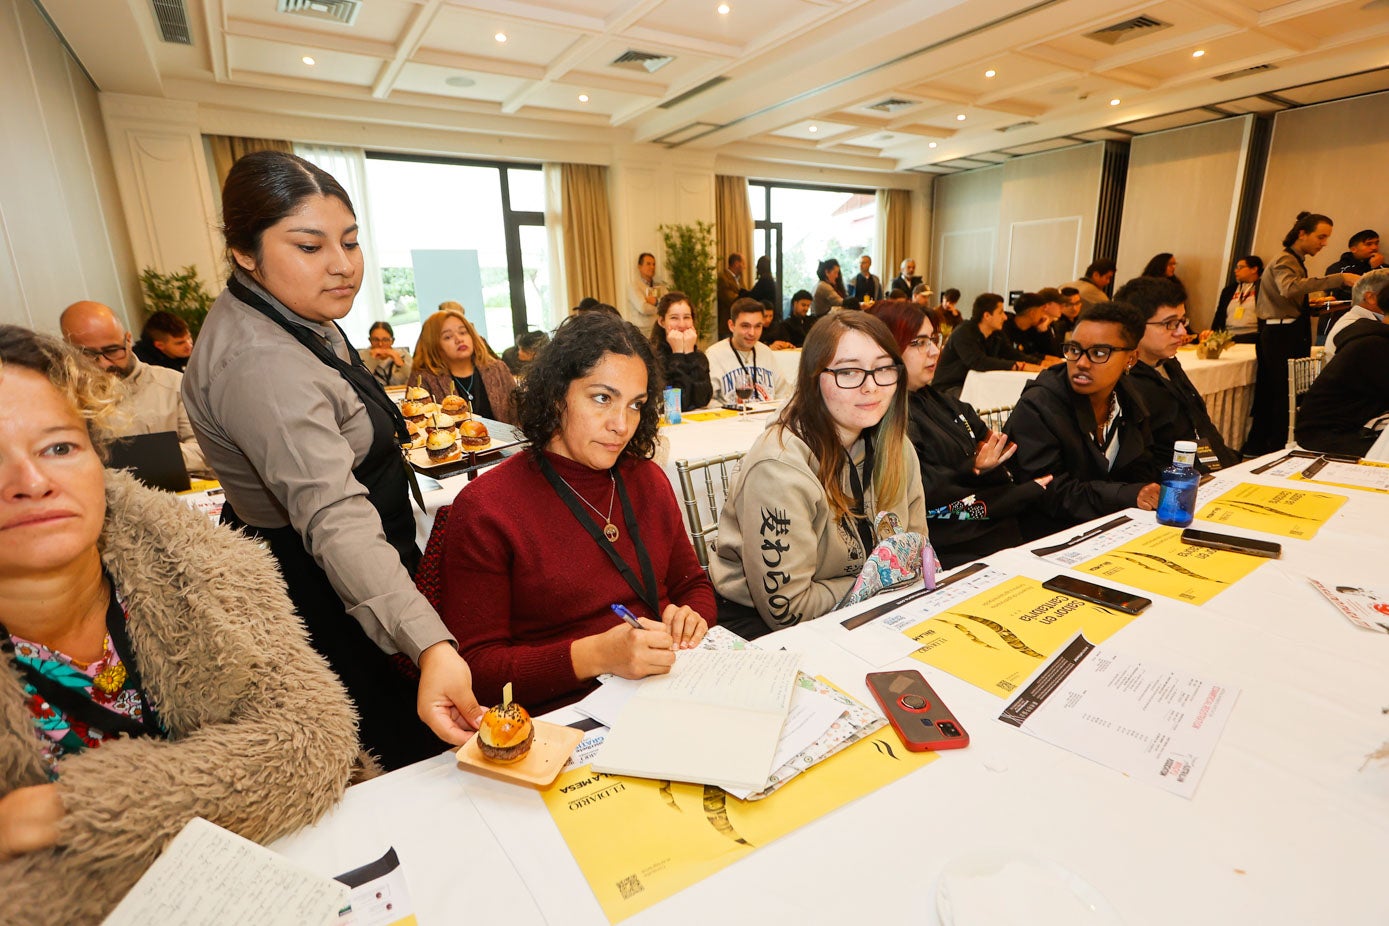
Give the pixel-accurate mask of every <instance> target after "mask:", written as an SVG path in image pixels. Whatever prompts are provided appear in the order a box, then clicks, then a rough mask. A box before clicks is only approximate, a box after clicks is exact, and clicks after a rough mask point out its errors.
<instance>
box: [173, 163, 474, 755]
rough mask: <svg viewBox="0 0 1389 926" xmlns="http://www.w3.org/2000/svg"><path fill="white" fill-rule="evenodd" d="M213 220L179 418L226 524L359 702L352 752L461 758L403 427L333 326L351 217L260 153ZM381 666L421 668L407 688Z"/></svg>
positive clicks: (451, 655)
mask: <svg viewBox="0 0 1389 926" xmlns="http://www.w3.org/2000/svg"><path fill="white" fill-rule="evenodd" d="M222 204H223V221H224V223H225V224H224V228H223V232H224V234H225V236H226V242H227V250H228V252H229V255H230V257H231V260H232V262H233V272H232V276H231V278H230V279H229V280H228V281H227V288H226V289H225V290H224V291H223V292H222V294H221V295H220V296H219V297H218V298H217V301H216V302H215V303H214V304H213V306H212V310H211V311H210V312H209V314H208V317H207V321H206V323H205V324H204V326H203V329H202V332H201V334H200V336H199V338H198V344H197V347H196V349H195V350H194V353H193V357H192V359H191V361H190V362H189V364H188V369H187V372H186V373H185V375H184V379H183V400H184V404H185V405H186V407H187V409H188V416H189V418H190V419H191V420H192V423H193V430H194V432H195V433H196V434H197V437H198V443H199V444H200V445H201V446H202V448H203V452H204V454H205V455H206V456H207V459H208V461H209V463H210V465H212V466H213V467H214V468H215V469H216V471H217V474H218V476H219V477H220V478H221V482H222V487H223V489H224V490H225V491H226V505H225V507H224V509H223V514H222V518H223V521H224V522H227V523H230V524H232V525H233V526H236V527H240V528H242V529H243V530H245V531H246V532H248V533H250V534H251V535H253V536H256V537H259V538H261V539H262V540H264V541H265V543H266V545H267V546H268V547H269V549H270V551H271V553H272V554H273V555H274V556H275V558H276V560H278V562H279V565H280V571H281V574H282V575H283V576H284V579H285V583H286V585H287V586H288V588H289V593H290V598H291V600H293V602H294V605H295V609H296V611H297V612H298V613H299V616H300V618H301V619H302V621H303V623H304V626H305V628H306V629H307V630H308V633H309V638H310V641H311V642H312V643H313V645H314V648H315V649H317V650H318V651H319V652H320V653H322V654H323V656H324V657H325V658H326V659H327V660H328V662H329V664H330V665H332V667H333V669H334V671H336V672H337V674H338V677H339V678H340V679H341V680H342V682H343V684H344V686H345V687H346V688H347V691H348V694H349V695H351V697H352V699H353V701H354V702H355V704H356V707H357V711H358V714H359V716H360V718H361V725H360V735H361V740H362V745H363V746H365V747H367V748H368V749H371V750H372V751H373V752H374V753H375V754H376V755H377V756H378V758H380V759H381V761H382V763H383V764H384V765H385V766H386V767H387V768H397V767H399V766H401V765H405V764H408V763H410V762H413V761H416V760H418V759H421V758H425V757H428V756H430V755H433V754H436V753H438V752H440V751H441V750H442V749H443V747H444V744H443V743H442V742H440V740H441V739H442V740H447V741H448V742H450V743H455V744H458V743H462V742H463V741H464V740H466V738H467V736H468V728H469V727H473V728H475V727H476V724H477V721H478V720H479V719H480V717H481V714H482V709H481V707H479V706H478V703H477V699H476V698H475V697H474V696H473V691H472V676H471V673H470V671H469V669H468V665H467V663H466V662H464V661H463V658H462V657H461V656H459V654H458V651H457V647H456V643H455V641H454V639H453V637H452V635H451V634H450V633H449V632H448V630H447V629H446V628H445V627H444V624H443V622H442V621H441V620H440V619H439V616H438V614H436V613H435V611H434V609H433V608H432V607H430V605H429V603H428V602H427V601H426V600H425V598H424V596H422V595H421V594H420V593H419V592H418V591H416V589H415V585H414V582H413V580H412V578H411V575H412V573H413V571H414V568H415V566H416V564H417V563H418V561H419V550H418V549H417V548H416V546H415V539H414V538H415V522H414V517H413V513H412V511H411V508H410V498H409V476H408V470H407V469H406V466H405V463H404V459H403V457H402V456H401V453H400V449H399V441H400V440H401V439H402V438H403V437H405V436H406V432H405V423H404V420H403V419H402V418H401V417H400V413H399V411H398V410H397V409H396V407H395V405H394V403H392V402H391V401H390V400H389V399H388V398H387V397H386V394H385V391H384V390H383V389H382V387H381V385H380V384H379V383H378V382H377V381H376V380H375V379H374V378H373V377H372V376H371V374H370V373H369V372H367V369H366V367H365V366H364V365H363V363H362V361H361V358H360V357H359V356H358V354H357V352H356V351H355V350H353V349H352V347H351V345H349V344H348V343H347V339H346V337H345V336H344V335H343V333H342V329H341V328H339V327H338V326H337V324H336V323H335V322H336V320H337V319H340V318H342V317H343V316H345V315H346V314H347V313H348V311H349V310H350V309H351V308H352V301H353V299H354V298H355V297H356V294H357V290H358V288H359V287H360V286H361V282H362V254H361V251H360V250H359V249H358V246H357V220H356V215H355V213H354V211H353V208H352V201H351V199H350V198H349V197H348V195H347V193H346V192H345V191H344V190H343V188H342V187H341V185H339V184H338V182H337V181H336V180H335V179H334V178H333V177H332V176H331V175H329V174H328V173H326V172H324V171H323V170H321V169H320V168H318V167H316V166H314V165H313V164H310V163H309V162H308V161H305V160H303V159H301V158H298V157H295V156H294V155H291V154H286V153H283V152H272V151H261V152H257V153H255V154H250V155H247V156H246V157H244V158H242V159H241V160H239V161H237V162H236V164H235V165H233V167H232V170H231V172H230V173H229V174H228V175H227V181H226V186H225V188H224V190H223V193H222ZM227 579H228V581H237V580H238V577H235V576H228V577H227ZM391 653H404V654H405V656H407V657H408V658H409V659H410V660H411V661H412V662H414V663H416V664H417V665H418V666H419V673H420V677H419V683H418V690H417V686H416V683H415V682H414V681H413V680H412V679H410V678H409V677H407V675H406V674H404V673H402V672H401V671H400V670H399V669H397V668H396V667H395V666H394V665H392V664H391V659H390V657H389V656H388V654H391ZM266 671H274V667H267V669H266ZM417 714H418V720H422V721H423V723H420V722H418V721H417V719H416V715H417ZM307 720H309V718H306V721H307ZM426 725H427V726H426ZM431 731H432V732H431ZM436 734H437V736H436Z"/></svg>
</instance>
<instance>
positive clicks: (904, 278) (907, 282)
mask: <svg viewBox="0 0 1389 926" xmlns="http://www.w3.org/2000/svg"><path fill="white" fill-rule="evenodd" d="M898 269H899V270H900V271H901V272H900V273H898V274H897V276H896V277H894V278H893V280H892V284H891V285H890V286H889V289H900V290H901V291H902V292H903V293H904V294H906V295H911V294H912V292H913V291H914V290H915V289H916V285H917V284H918V283H920V282H921V277H919V276H917V275H916V258H914V257H908V258H907V259H906V260H904V261H902V266H901V267H900V268H898Z"/></svg>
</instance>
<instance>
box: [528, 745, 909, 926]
mask: <svg viewBox="0 0 1389 926" xmlns="http://www.w3.org/2000/svg"><path fill="white" fill-rule="evenodd" d="M935 758H936V756H935V753H931V752H924V753H922V752H909V751H908V750H907V749H905V748H904V747H903V746H902V742H901V740H899V739H898V738H897V734H896V733H894V732H893V731H892V728H891V727H890V726H886V727H883V728H881V729H880V730H878V731H877V732H876V733H873V734H872V735H870V736H868V737H866V738H865V739H863V740H861V741H860V742H857V743H855V744H854V745H852V746H850V747H849V748H847V749H845V750H844V751H843V752H839V753H836V754H835V755H833V756H830V757H829V758H828V759H826V760H825V761H824V762H821V763H820V764H818V765H816V766H814V767H812V768H810V769H807V770H806V771H805V772H803V773H802V774H801V775H799V776H797V777H796V778H795V779H794V780H792V781H791V782H789V783H788V784H787V785H786V786H785V787H783V788H782V789H781V790H779V791H777V792H776V793H775V794H772V795H770V796H768V797H767V798H765V799H764V800H760V801H740V800H737V799H735V798H732V797H729V796H728V795H726V794H725V793H724V791H723V789H722V788H717V787H714V786H712V785H707V786H706V785H693V784H685V783H683V782H668V781H653V780H650V779H645V778H621V777H617V776H614V775H602V774H598V773H596V772H594V771H593V770H592V769H590V768H589V767H588V766H586V765H585V766H583V767H582V768H576V769H573V770H571V771H568V772H565V773H563V774H562V775H560V776H559V778H558V779H557V780H556V782H555V784H554V786H553V787H551V788H550V789H549V790H547V791H544V792H542V793H541V797H543V798H544V800H545V806H546V808H547V809H548V810H549V811H550V815H551V816H552V817H553V818H554V820H555V825H556V826H558V827H559V831H560V834H561V835H562V836H563V837H564V841H565V842H566V843H567V844H568V845H569V851H570V852H572V853H573V855H574V859H575V861H577V862H578V863H579V868H580V870H582V871H583V873H584V878H585V879H586V880H587V881H588V885H589V887H590V888H592V890H593V894H594V896H595V897H597V898H598V902H599V904H600V905H602V907H603V912H604V913H605V914H607V917H608V921H609V922H612V923H616V922H618V921H619V920H623V919H626V918H627V917H629V916H632V915H633V914H635V913H638V912H640V911H642V910H645V909H646V908H647V907H650V906H652V905H653V904H656V903H659V902H660V901H662V900H665V899H666V898H667V897H670V896H672V895H673V894H676V893H678V892H680V891H682V890H684V889H685V888H687V887H689V886H690V885H692V884H695V883H697V882H699V881H701V880H703V879H704V878H707V877H708V876H709V875H711V874H713V873H714V872H716V871H719V870H720V869H722V868H724V867H726V866H728V865H730V864H732V863H733V862H736V861H737V860H738V859H740V858H742V857H743V856H745V855H747V854H748V853H750V852H752V851H753V850H754V849H758V848H761V847H762V846H765V845H767V844H768V843H771V842H773V841H775V840H777V839H780V838H781V837H782V836H785V835H786V834H787V833H789V832H791V831H792V830H795V829H799V828H800V827H802V826H804V825H805V824H807V823H809V822H811V821H812V820H814V819H816V818H818V817H821V816H824V815H825V814H827V813H829V812H830V811H832V810H835V809H836V808H838V807H842V806H843V805H845V804H848V803H849V802H850V801H854V800H857V799H858V798H860V797H862V796H864V795H865V794H868V793H870V792H872V791H875V790H877V789H878V788H880V787H882V786H883V785H885V784H888V783H889V782H892V781H896V780H897V779H898V778H901V777H902V776H903V775H906V774H908V773H909V772H913V771H915V770H916V769H919V768H921V767H922V766H924V765H926V764H928V763H930V762H932V761H933V760H934V759H935Z"/></svg>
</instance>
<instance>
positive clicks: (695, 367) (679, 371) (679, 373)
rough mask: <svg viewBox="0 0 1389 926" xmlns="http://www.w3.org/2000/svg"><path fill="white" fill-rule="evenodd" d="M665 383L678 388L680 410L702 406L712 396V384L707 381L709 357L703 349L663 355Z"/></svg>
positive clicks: (707, 402) (685, 410)
mask: <svg viewBox="0 0 1389 926" xmlns="http://www.w3.org/2000/svg"><path fill="white" fill-rule="evenodd" d="M665 366H666V385H667V386H675V387H677V388H679V390H680V410H681V411H684V412H687V411H690V410H691V409H695V408H703V407H704V406H706V405H708V404H709V400H710V399H712V398H713V397H714V384H713V383H712V382H710V381H709V358H708V357H706V356H704V352H703V351H698V350H697V351H693V352H691V353H688V354H677V353H674V352H672V353H669V354H666V355H665Z"/></svg>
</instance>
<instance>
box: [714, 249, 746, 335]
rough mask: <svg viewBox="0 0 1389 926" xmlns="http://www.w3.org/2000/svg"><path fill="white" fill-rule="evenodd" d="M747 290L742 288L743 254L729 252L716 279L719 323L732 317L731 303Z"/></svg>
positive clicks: (721, 323) (742, 295)
mask: <svg viewBox="0 0 1389 926" xmlns="http://www.w3.org/2000/svg"><path fill="white" fill-rule="evenodd" d="M747 294H748V291H747V290H746V289H744V288H743V255H741V254H730V255H728V260H727V261H725V266H724V268H723V269H722V270H720V271H719V279H718V300H719V324H720V325H723V324H725V323H726V322H727V321H728V320H729V319H730V318H732V317H733V316H732V313H731V310H732V308H733V303H735V302H737V301H738V300H739V299H741V298H742V297H744V296H746V295H747Z"/></svg>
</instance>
